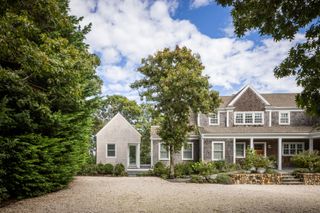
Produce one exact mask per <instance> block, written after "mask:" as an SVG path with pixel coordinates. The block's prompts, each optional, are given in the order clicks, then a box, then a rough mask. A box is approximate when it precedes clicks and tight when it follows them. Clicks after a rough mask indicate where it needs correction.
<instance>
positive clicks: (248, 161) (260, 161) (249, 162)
mask: <svg viewBox="0 0 320 213" xmlns="http://www.w3.org/2000/svg"><path fill="white" fill-rule="evenodd" d="M243 167H244V169H247V170H249V169H251V168H255V169H258V168H265V169H268V168H271V167H273V162H272V161H271V160H269V159H268V158H265V157H264V156H262V155H258V154H256V152H255V151H254V150H253V149H247V151H246V158H245V160H244V164H243Z"/></svg>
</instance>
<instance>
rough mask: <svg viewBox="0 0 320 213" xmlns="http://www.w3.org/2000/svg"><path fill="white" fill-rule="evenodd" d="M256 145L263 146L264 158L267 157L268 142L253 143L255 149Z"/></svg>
mask: <svg viewBox="0 0 320 213" xmlns="http://www.w3.org/2000/svg"><path fill="white" fill-rule="evenodd" d="M255 144H263V152H264V155H263V157H267V142H253V149H254V145H255Z"/></svg>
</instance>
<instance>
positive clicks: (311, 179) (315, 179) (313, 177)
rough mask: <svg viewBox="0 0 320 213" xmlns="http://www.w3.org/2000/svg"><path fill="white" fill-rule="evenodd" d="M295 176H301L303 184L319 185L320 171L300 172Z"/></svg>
mask: <svg viewBox="0 0 320 213" xmlns="http://www.w3.org/2000/svg"><path fill="white" fill-rule="evenodd" d="M297 177H299V178H301V179H302V181H303V183H304V184H305V185H320V173H300V174H297Z"/></svg>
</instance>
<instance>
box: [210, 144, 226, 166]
mask: <svg viewBox="0 0 320 213" xmlns="http://www.w3.org/2000/svg"><path fill="white" fill-rule="evenodd" d="M214 144H222V159H215V158H214V154H213V152H214V148H213V147H214ZM211 159H212V161H221V160H225V142H224V141H212V142H211Z"/></svg>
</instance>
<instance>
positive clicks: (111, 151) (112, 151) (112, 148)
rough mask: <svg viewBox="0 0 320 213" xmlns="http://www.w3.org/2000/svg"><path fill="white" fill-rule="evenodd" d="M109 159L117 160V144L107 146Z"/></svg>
mask: <svg viewBox="0 0 320 213" xmlns="http://www.w3.org/2000/svg"><path fill="white" fill-rule="evenodd" d="M106 153H107V158H115V157H116V145H115V144H107V152H106Z"/></svg>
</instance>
